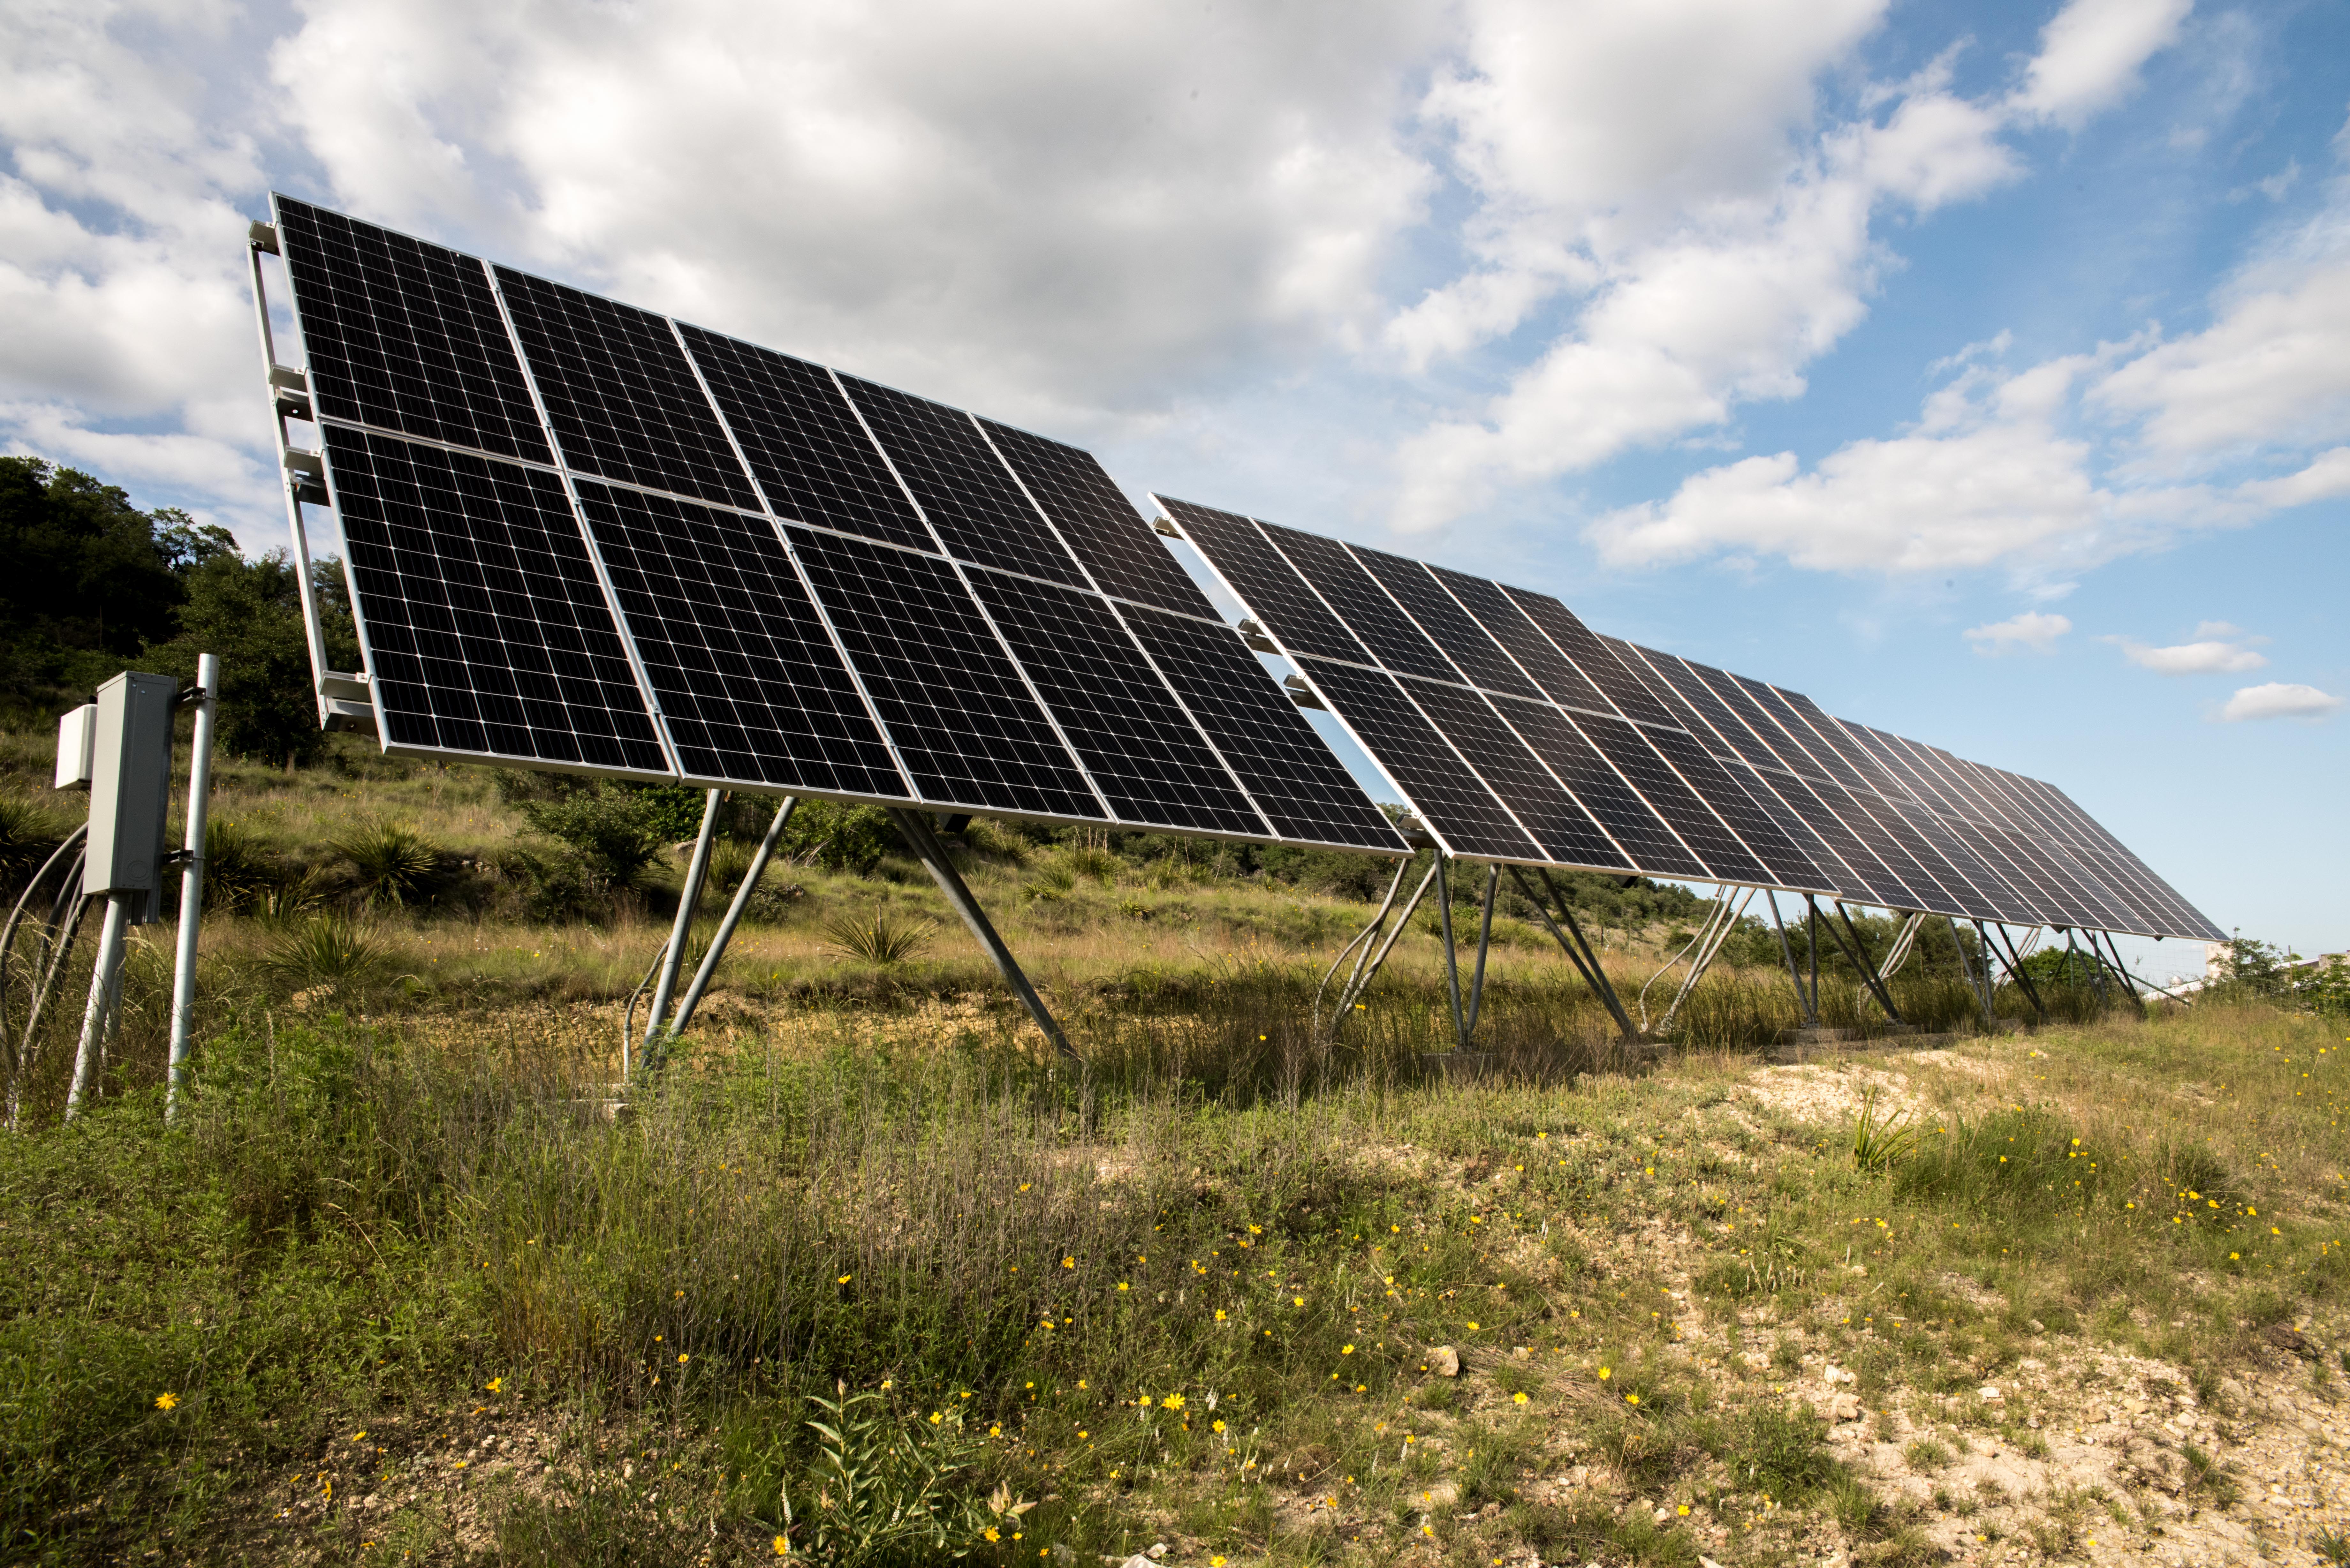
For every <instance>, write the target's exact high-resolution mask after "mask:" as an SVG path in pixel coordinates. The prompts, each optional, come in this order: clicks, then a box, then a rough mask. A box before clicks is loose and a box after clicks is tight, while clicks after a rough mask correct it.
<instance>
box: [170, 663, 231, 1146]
mask: <svg viewBox="0 0 2350 1568" xmlns="http://www.w3.org/2000/svg"><path fill="white" fill-rule="evenodd" d="M196 691H197V692H198V694H199V695H198V696H197V699H196V728H195V733H194V735H193V737H192V740H191V742H190V744H191V747H192V753H191V755H190V757H189V760H188V842H187V855H188V857H187V864H186V866H185V867H183V868H182V870H181V872H180V950H179V953H178V955H177V956H176V957H175V958H174V959H173V961H172V1057H171V1067H170V1069H169V1075H168V1076H167V1077H166V1079H165V1081H164V1085H163V1119H164V1120H165V1121H167V1122H168V1121H170V1120H171V1119H172V1117H173V1116H177V1115H178V1114H179V1111H180V1096H181V1094H182V1091H183V1090H184V1088H185V1086H186V1085H185V1080H186V1077H187V1072H188V1035H189V1032H190V1031H191V1030H192V1028H193V1027H194V1025H195V1021H196V935H197V928H198V926H199V925H200V924H201V923H202V922H203V909H204V828H205V826H206V825H207V822H208V820H209V818H210V816H211V813H212V789H213V715H214V714H216V713H217V712H218V711H219V710H220V659H219V658H218V656H216V655H213V654H210V653H200V654H198V655H196Z"/></svg>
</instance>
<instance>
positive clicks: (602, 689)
mask: <svg viewBox="0 0 2350 1568" xmlns="http://www.w3.org/2000/svg"><path fill="white" fill-rule="evenodd" d="M325 434H326V452H327V465H328V476H329V478H330V479H331V481H332V483H333V484H334V487H335V494H336V497H337V499H338V502H339V503H340V506H339V510H340V512H341V514H342V524H343V540H344V543H345V545H346V547H347V548H348V550H349V552H350V576H351V587H352V599H353V602H354V607H355V610H356V619H357V621H358V623H359V637H360V641H361V645H362V647H363V648H364V649H366V651H367V655H368V665H369V670H371V671H372V673H373V680H372V682H371V685H372V687H373V690H374V693H375V700H376V704H377V711H378V713H379V714H380V718H381V721H382V725H383V739H384V741H385V742H387V743H388V744H395V745H399V746H400V747H403V748H406V749H408V750H411V751H414V752H420V753H432V754H442V755H454V756H457V757H459V758H461V759H464V760H469V761H480V760H484V759H487V758H492V757H509V758H513V759H515V760H516V761H522V762H530V763H538V764H540V765H543V766H556V767H565V768H575V769H577V770H579V771H581V772H590V773H608V774H642V775H646V776H666V775H667V774H669V773H670V772H671V767H670V762H669V759H668V757H667V756H665V755H664V754H663V753H662V751H661V745H660V739H659V737H658V735H657V734H656V732H655V731H654V727H653V721H652V715H651V713H650V711H648V709H647V705H646V702H645V700H644V694H643V691H642V690H641V688H639V685H638V682H637V678H636V673H635V671H634V670H633V669H632V668H631V667H630V664H629V654H628V649H627V647H626V645H625V644H624V642H623V641H622V639H621V635H620V629H619V624H618V622H617V620H616V619H615V618H614V617H613V614H612V610H611V607H610V605H609V604H608V602H607V601H606V599H605V597H604V592H603V588H602V586H601V585H600V584H599V583H598V580H597V576H596V568H595V565H594V563H593V562H592V561H590V559H589V558H588V555H587V544H586V542H585V541H584V540H583V539H582V538H581V537H580V534H579V522H578V519H577V517H575V516H574V515H573V514H572V511H571V501H570V497H569V496H567V494H565V493H564V488H563V481H562V480H561V479H560V478H558V477H557V476H556V474H554V473H552V472H548V471H547V470H546V469H539V468H525V467H524V466H523V465H522V464H520V463H515V462H500V461H498V460H495V459H493V458H486V457H483V456H481V455H479V454H477V453H473V452H452V451H450V450H448V449H447V448H445V447H438V446H427V445H424V444H423V443H422V442H421V441H402V440H400V439H398V438H396V437H390V436H380V435H369V434H368V433H367V432H365V431H357V430H351V429H348V428H346V427H344V426H341V425H335V424H329V425H327V426H326V427H325Z"/></svg>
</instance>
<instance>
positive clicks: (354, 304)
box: [277, 198, 554, 462]
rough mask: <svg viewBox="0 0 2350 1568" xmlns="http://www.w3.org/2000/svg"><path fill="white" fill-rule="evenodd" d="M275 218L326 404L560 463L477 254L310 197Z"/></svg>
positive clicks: (419, 431) (415, 430)
mask: <svg viewBox="0 0 2350 1568" xmlns="http://www.w3.org/2000/svg"><path fill="white" fill-rule="evenodd" d="M277 221H278V235H279V244H278V249H279V253H280V254H282V255H283V256H284V258H285V262H286V273H287V275H288V276H290V277H291V278H292V279H293V282H294V285H295V296H296V299H295V305H296V309H295V326H296V329H297V330H298V331H299V332H300V333H301V335H302V345H303V348H305V349H306V350H307V357H308V360H309V369H310V395H311V397H312V399H313V400H314V401H315V403H316V405H317V410H318V411H319V412H320V413H322V414H325V415H327V416H328V417H329V418H332V419H338V420H348V421H353V422H355V423H359V424H365V425H372V426H374V427H375V428H377V429H378V430H386V431H399V432H400V433H401V434H403V435H412V436H421V437H422V438H424V439H425V440H427V441H445V442H447V443H449V444H450V445H452V446H462V447H470V448H473V450H475V451H478V452H492V453H494V454H495V455H497V456H500V457H517V458H525V459H527V460H529V461H531V462H553V461H554V454H553V453H552V452H549V451H548V450H547V445H546V432H545V431H542V430H540V428H539V423H538V410H537V409H536V407H535V406H533V404H532V403H531V400H530V385H529V383H528V382H527V381H525V379H523V373H522V361H521V359H520V358H517V357H516V356H515V348H514V344H513V342H512V340H511V339H509V338H508V337H507V336H506V327H505V321H504V317H501V316H500V315H499V314H498V301H497V296H496V295H495V294H494V293H492V292H491V289H490V280H489V279H488V277H486V276H485V275H484V274H483V272H482V266H481V264H480V263H479V262H476V261H474V260H473V258H472V257H470V256H462V255H459V254H457V253H456V252H455V251H451V250H443V249H442V248H441V247H440V246H439V245H434V244H426V243H424V242H423V241H422V240H414V239H411V238H409V237H408V236H407V235H406V234H393V233H391V232H390V230H388V229H379V228H376V227H374V226H373V225H371V224H368V223H353V222H351V220H350V219H348V218H346V217H344V216H343V215H342V214H341V213H330V212H328V211H326V210H324V209H323V208H318V207H313V206H311V205H309V204H308V203H307V202H295V201H288V200H286V199H284V198H280V200H279V202H278V209H277Z"/></svg>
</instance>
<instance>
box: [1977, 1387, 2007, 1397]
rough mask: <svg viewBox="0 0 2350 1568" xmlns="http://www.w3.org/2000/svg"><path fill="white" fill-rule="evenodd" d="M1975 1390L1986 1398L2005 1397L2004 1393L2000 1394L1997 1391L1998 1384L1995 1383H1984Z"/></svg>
mask: <svg viewBox="0 0 2350 1568" xmlns="http://www.w3.org/2000/svg"><path fill="white" fill-rule="evenodd" d="M1976 1392H1977V1393H1979V1394H1981V1396H1982V1397H1984V1398H1986V1399H2004V1398H2006V1397H2007V1396H2006V1395H2004V1394H2002V1393H2001V1392H2000V1391H1999V1385H1998V1384H1996V1383H1986V1384H1984V1385H1983V1386H1981V1388H1979V1389H1977V1390H1976Z"/></svg>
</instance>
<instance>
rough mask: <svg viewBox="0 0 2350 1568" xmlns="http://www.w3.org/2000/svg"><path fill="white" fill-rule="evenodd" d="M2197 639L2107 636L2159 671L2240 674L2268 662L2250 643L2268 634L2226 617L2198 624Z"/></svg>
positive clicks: (2146, 666) (2126, 653)
mask: <svg viewBox="0 0 2350 1568" xmlns="http://www.w3.org/2000/svg"><path fill="white" fill-rule="evenodd" d="M2196 639H2197V640H2195V641H2193V642H2180V643H2174V644H2172V645H2171V646H2169V647H2168V648H2154V647H2150V646H2148V645H2147V644H2146V643H2143V642H2139V641H2137V640H2136V639H2132V638H2126V637H2109V638H2106V639H2105V640H2106V641H2107V642H2110V643H2113V644H2114V645H2115V646H2116V647H2118V648H2119V649H2121V650H2122V653H2123V655H2124V657H2126V659H2128V660H2129V661H2130V662H2131V663H2132V664H2135V665H2137V667H2138V668H2139V669H2140V670H2153V671H2154V672H2155V673H2156V674H2158V675H2212V674H2226V675H2239V674H2241V673H2243V672H2244V671H2245V670H2259V669H2262V668H2263V667H2264V666H2265V665H2267V663H2268V658H2267V656H2266V655H2264V654H2262V653H2259V652H2256V651H2254V649H2252V647H2251V645H2252V644H2253V643H2259V642H2266V641H2267V640H2268V639H2267V638H2264V637H2250V636H2247V635H2245V634H2244V633H2242V632H2241V631H2238V630H2237V629H2236V628H2234V627H2232V626H2230V625H2229V624H2228V623H2227V622H2225V621H2213V620H2207V621H2205V622H2204V623H2203V624H2202V625H2201V626H2199V627H2198V628H2196Z"/></svg>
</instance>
